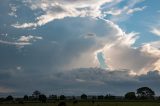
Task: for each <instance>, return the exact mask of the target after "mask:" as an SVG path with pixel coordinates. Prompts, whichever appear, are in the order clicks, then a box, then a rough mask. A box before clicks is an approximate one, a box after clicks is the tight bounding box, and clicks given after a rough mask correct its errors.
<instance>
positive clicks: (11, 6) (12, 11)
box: [8, 4, 17, 17]
mask: <svg viewBox="0 0 160 106" xmlns="http://www.w3.org/2000/svg"><path fill="white" fill-rule="evenodd" d="M9 6H10V9H11V10H10V11H11V12H10V13H8V15H10V16H13V17H17V14H16V12H17V6H15V5H14V4H9Z"/></svg>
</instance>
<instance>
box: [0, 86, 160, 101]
mask: <svg viewBox="0 0 160 106" xmlns="http://www.w3.org/2000/svg"><path fill="white" fill-rule="evenodd" d="M51 100H53V101H56V100H73V101H74V102H76V101H77V100H92V101H96V100H160V97H158V98H156V97H155V92H154V91H153V90H152V89H151V88H149V87H141V88H138V89H137V90H136V92H127V93H126V94H125V95H124V96H121V97H118V96H113V95H110V94H107V95H105V96H104V95H98V96H89V95H86V94H82V95H81V96H79V98H78V96H65V95H60V96H57V95H50V96H48V97H47V96H46V95H45V94H43V93H41V92H40V91H38V90H36V91H34V92H33V94H32V96H28V95H24V97H22V98H14V97H13V96H11V95H9V96H7V97H6V98H0V102H6V101H9V102H13V101H18V103H24V102H26V101H36V102H42V103H46V102H47V101H51Z"/></svg>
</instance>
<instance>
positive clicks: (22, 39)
mask: <svg viewBox="0 0 160 106" xmlns="http://www.w3.org/2000/svg"><path fill="white" fill-rule="evenodd" d="M41 39H42V37H40V36H32V35H28V36H21V37H20V38H19V39H18V41H19V42H30V41H36V40H41Z"/></svg>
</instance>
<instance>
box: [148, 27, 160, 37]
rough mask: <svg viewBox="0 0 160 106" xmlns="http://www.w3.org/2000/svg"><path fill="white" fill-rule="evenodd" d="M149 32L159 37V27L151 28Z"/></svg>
mask: <svg viewBox="0 0 160 106" xmlns="http://www.w3.org/2000/svg"><path fill="white" fill-rule="evenodd" d="M150 32H151V33H153V34H155V35H157V36H160V27H155V28H152V30H151V31H150Z"/></svg>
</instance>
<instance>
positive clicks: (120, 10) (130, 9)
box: [104, 0, 147, 22]
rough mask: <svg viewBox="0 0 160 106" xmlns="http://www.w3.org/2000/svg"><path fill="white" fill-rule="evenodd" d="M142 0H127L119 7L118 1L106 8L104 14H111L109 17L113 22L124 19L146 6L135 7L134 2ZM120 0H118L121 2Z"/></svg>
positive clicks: (141, 0) (137, 2)
mask: <svg viewBox="0 0 160 106" xmlns="http://www.w3.org/2000/svg"><path fill="white" fill-rule="evenodd" d="M143 1H144V0H133V1H132V0H129V1H128V2H127V3H126V4H125V5H124V6H123V7H119V3H118V4H116V5H113V6H111V7H109V8H106V10H105V11H104V14H105V15H104V16H105V17H106V16H107V15H111V19H110V20H112V21H114V22H119V21H124V20H126V19H128V17H129V16H130V15H131V14H133V13H135V12H138V11H143V10H144V9H145V8H146V7H147V6H143V7H136V4H139V3H141V2H143ZM121 2H122V1H120V3H121Z"/></svg>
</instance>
